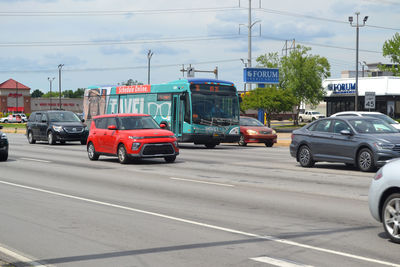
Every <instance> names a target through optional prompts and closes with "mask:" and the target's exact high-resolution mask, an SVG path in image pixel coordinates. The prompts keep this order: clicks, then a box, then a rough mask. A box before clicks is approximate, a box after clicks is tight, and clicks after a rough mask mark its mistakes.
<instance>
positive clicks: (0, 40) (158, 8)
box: [0, 0, 400, 92]
mask: <svg viewBox="0 0 400 267" xmlns="http://www.w3.org/2000/svg"><path fill="white" fill-rule="evenodd" d="M248 3H249V1H248V0H242V1H240V6H239V1H238V0H222V1H215V0H214V1H211V0H190V1H187V0H168V1H161V0H146V1H144V0H112V1H110V0H0V19H1V20H2V21H1V27H0V33H1V35H0V36H1V37H0V83H1V82H3V81H5V80H7V79H9V78H13V79H16V80H17V81H19V82H21V83H23V84H25V85H26V86H28V87H31V88H32V89H41V90H42V91H45V92H46V91H48V89H49V82H48V80H47V77H55V78H56V79H55V80H54V83H53V90H54V89H55V90H58V69H57V66H58V65H59V64H64V67H63V71H62V89H63V90H67V89H72V90H76V89H77V88H85V87H88V86H90V85H116V84H117V83H120V82H122V81H126V80H128V79H134V80H138V81H140V82H143V83H147V52H148V50H149V49H151V51H153V52H154V55H153V57H152V59H151V83H163V82H168V81H172V80H175V79H178V78H181V77H183V76H182V72H180V69H181V68H182V64H184V65H185V67H187V66H188V65H189V64H192V66H193V67H194V68H195V69H197V70H213V69H214V68H215V67H218V70H219V79H222V80H228V81H232V82H234V83H235V84H236V85H237V87H238V88H239V89H242V88H243V83H242V81H243V70H242V68H243V66H244V65H243V63H242V61H241V60H240V59H241V58H243V59H247V49H248V39H247V28H246V26H247V23H248ZM259 3H260V1H259V0H253V1H252V7H253V10H252V21H253V22H255V21H257V20H260V23H257V24H256V25H255V26H254V27H253V31H252V33H253V38H252V43H253V45H252V48H253V49H252V57H253V66H255V65H256V62H255V58H256V57H257V56H259V55H261V54H265V53H269V52H278V53H279V54H280V55H281V54H282V48H283V47H284V45H285V40H292V39H295V40H296V44H302V45H306V46H309V47H311V48H312V50H311V53H312V54H318V55H320V56H323V57H326V58H327V59H328V60H329V63H330V64H331V72H332V75H331V77H332V78H338V77H340V72H341V71H342V70H354V69H355V46H356V41H355V40H356V29H355V28H353V27H351V26H350V25H349V23H348V17H349V16H352V15H353V16H354V13H355V12H356V11H359V12H360V13H361V14H360V22H361V21H362V19H363V18H364V16H369V18H368V21H367V26H366V27H363V28H360V53H359V60H360V61H366V62H367V63H375V62H384V63H389V59H386V58H384V57H383V56H382V53H381V52H382V45H383V43H384V42H385V41H386V40H388V39H390V38H392V37H393V35H394V34H395V33H396V32H398V31H400V16H399V14H400V0H376V1H375V0H357V1H355V0H324V1H320V0H308V1H307V0H305V1H294V0H293V1H289V0H280V1H268V0H261V8H260V6H259ZM240 24H242V26H239V25H240ZM259 24H260V25H261V36H260V27H259ZM239 28H240V35H239ZM196 77H209V78H213V77H214V76H213V74H211V73H196Z"/></svg>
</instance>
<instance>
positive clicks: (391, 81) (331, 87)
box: [322, 76, 400, 118]
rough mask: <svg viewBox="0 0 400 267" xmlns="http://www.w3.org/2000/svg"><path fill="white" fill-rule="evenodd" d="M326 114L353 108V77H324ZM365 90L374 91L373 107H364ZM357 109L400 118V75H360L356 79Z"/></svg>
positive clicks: (354, 86)
mask: <svg viewBox="0 0 400 267" xmlns="http://www.w3.org/2000/svg"><path fill="white" fill-rule="evenodd" d="M322 86H323V88H324V90H325V93H326V94H325V98H324V101H325V102H326V115H327V116H330V115H332V114H334V113H336V112H340V111H350V110H354V103H355V89H356V84H355V79H354V78H341V79H326V80H324V81H323V82H322ZM365 92H374V93H375V109H368V108H365ZM357 110H358V111H378V112H381V113H383V114H387V115H389V116H390V117H392V118H400V77H392V76H384V77H361V78H359V80H358V109H357Z"/></svg>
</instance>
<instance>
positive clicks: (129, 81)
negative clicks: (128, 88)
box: [122, 79, 143, 85]
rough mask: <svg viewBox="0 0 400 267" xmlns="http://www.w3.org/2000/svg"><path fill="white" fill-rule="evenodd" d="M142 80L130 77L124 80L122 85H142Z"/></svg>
mask: <svg viewBox="0 0 400 267" xmlns="http://www.w3.org/2000/svg"><path fill="white" fill-rule="evenodd" d="M142 84H143V83H142V82H139V81H137V80H133V79H129V80H127V81H126V82H122V85H142Z"/></svg>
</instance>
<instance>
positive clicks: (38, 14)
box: [0, 6, 242, 17]
mask: <svg viewBox="0 0 400 267" xmlns="http://www.w3.org/2000/svg"><path fill="white" fill-rule="evenodd" d="M241 9H242V8H240V7H232V6H230V7H214V8H175V9H148V10H130V11H127V10H123V11H122V10H114V11H109V10H103V11H0V17H4V16H8V17H11V16H13V17H19V16H24V17H25V16H31V17H46V16H57V17H58V16H121V15H140V14H164V13H195V12H219V11H235V10H241Z"/></svg>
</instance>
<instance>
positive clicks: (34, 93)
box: [31, 89, 44, 98]
mask: <svg viewBox="0 0 400 267" xmlns="http://www.w3.org/2000/svg"><path fill="white" fill-rule="evenodd" d="M43 95H44V93H43V92H42V91H40V90H39V89H36V90H35V91H33V92H32V94H31V97H32V98H38V97H42V96H43Z"/></svg>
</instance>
